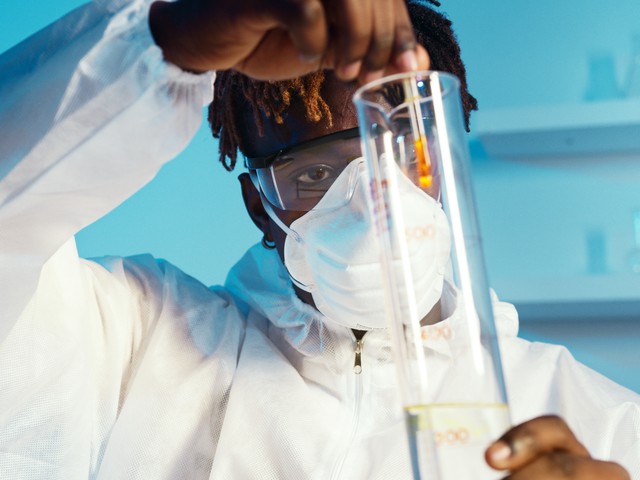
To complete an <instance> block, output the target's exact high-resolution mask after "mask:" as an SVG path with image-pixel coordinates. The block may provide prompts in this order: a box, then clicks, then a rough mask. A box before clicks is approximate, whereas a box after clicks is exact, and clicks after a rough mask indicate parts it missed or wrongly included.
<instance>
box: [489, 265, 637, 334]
mask: <svg viewBox="0 0 640 480" xmlns="http://www.w3.org/2000/svg"><path fill="white" fill-rule="evenodd" d="M492 284H493V288H494V289H495V291H496V293H497V294H498V296H499V297H500V299H501V300H504V301H507V302H510V303H513V304H515V305H516V307H518V310H519V313H520V316H521V317H522V318H523V319H524V320H525V321H526V320H546V319H556V320H560V319H565V320H566V319H576V320H580V319H592V318H609V319H636V320H638V321H639V322H640V275H635V274H633V273H618V274H607V275H581V276H578V275H577V276H555V277H539V278H496V279H495V280H493V281H492Z"/></svg>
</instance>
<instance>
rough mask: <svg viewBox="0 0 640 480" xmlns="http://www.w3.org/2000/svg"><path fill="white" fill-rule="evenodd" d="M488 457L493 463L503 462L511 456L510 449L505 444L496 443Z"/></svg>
mask: <svg viewBox="0 0 640 480" xmlns="http://www.w3.org/2000/svg"><path fill="white" fill-rule="evenodd" d="M490 456H491V460H493V461H494V462H503V461H505V460H506V459H507V458H509V457H510V456H511V447H510V446H509V445H507V444H506V443H505V442H502V441H500V442H496V443H494V444H493V445H492V446H491V452H490Z"/></svg>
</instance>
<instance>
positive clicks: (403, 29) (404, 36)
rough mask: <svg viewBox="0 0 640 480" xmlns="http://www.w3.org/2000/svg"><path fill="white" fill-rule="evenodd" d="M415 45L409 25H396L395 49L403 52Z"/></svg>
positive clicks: (414, 38)
mask: <svg viewBox="0 0 640 480" xmlns="http://www.w3.org/2000/svg"><path fill="white" fill-rule="evenodd" d="M415 47H416V37H415V35H414V34H413V30H412V29H411V27H409V26H407V25H399V26H398V27H396V37H395V49H396V51H397V52H404V51H405V50H411V49H413V48H415Z"/></svg>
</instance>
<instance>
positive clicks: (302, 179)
mask: <svg viewBox="0 0 640 480" xmlns="http://www.w3.org/2000/svg"><path fill="white" fill-rule="evenodd" d="M333 175H334V169H333V168H331V167H329V166H327V165H314V166H313V167H311V168H308V169H307V170H305V171H304V172H302V173H301V174H300V175H298V177H297V179H296V180H297V181H298V182H299V183H318V182H322V181H324V180H326V179H328V178H331V177H332V176H333Z"/></svg>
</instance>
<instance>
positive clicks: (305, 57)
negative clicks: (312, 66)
mask: <svg viewBox="0 0 640 480" xmlns="http://www.w3.org/2000/svg"><path fill="white" fill-rule="evenodd" d="M299 58H300V60H301V61H302V62H304V63H318V62H319V61H320V60H321V59H322V55H315V54H312V53H301V54H300V55H299Z"/></svg>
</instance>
